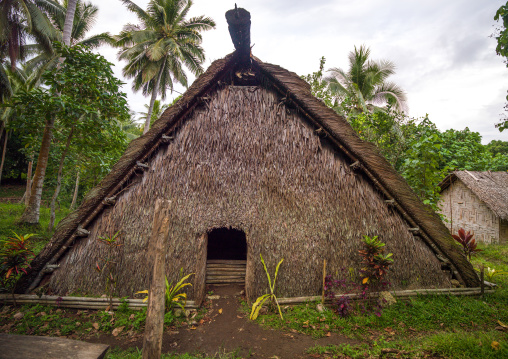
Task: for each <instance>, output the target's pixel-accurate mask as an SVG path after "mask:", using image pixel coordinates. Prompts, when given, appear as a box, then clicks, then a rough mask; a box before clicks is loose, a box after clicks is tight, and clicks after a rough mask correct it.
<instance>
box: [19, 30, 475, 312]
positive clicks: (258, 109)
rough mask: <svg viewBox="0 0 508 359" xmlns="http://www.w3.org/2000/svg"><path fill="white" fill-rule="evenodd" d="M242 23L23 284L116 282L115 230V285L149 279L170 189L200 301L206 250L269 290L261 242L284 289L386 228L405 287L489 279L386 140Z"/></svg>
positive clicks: (303, 288) (348, 260)
mask: <svg viewBox="0 0 508 359" xmlns="http://www.w3.org/2000/svg"><path fill="white" fill-rule="evenodd" d="M230 32H231V34H232V37H233V39H234V43H235V47H236V51H235V52H234V53H232V54H230V55H228V56H226V57H225V58H224V59H220V60H217V61H215V62H213V63H212V65H211V66H210V67H209V68H208V70H207V71H206V72H205V73H204V74H203V75H201V76H200V77H199V78H198V79H196V81H195V82H194V83H193V84H192V86H191V87H190V88H189V89H188V91H187V92H186V93H185V94H184V95H183V96H182V98H181V99H180V100H179V101H178V102H177V103H176V104H175V105H173V106H171V107H170V108H169V109H167V110H166V111H165V112H164V114H163V115H162V116H161V118H160V119H159V120H158V121H156V122H155V123H154V125H153V127H152V128H151V129H150V131H149V132H147V133H146V134H145V135H143V136H142V137H140V138H138V139H136V140H134V141H132V142H131V144H130V145H129V147H128V149H127V150H126V151H125V153H124V155H123V156H122V157H121V159H120V160H119V161H118V163H117V164H116V165H115V166H114V168H113V170H112V171H111V173H110V174H109V175H107V176H106V177H105V178H104V179H103V180H102V182H101V183H100V184H99V185H98V186H97V187H96V188H94V189H93V190H91V191H90V193H88V195H87V196H86V198H85V199H84V201H83V204H82V205H81V206H80V207H79V209H77V210H76V211H75V212H73V213H71V214H70V215H69V216H68V217H66V218H65V219H63V220H62V221H61V222H60V224H59V226H58V228H57V230H56V233H55V234H54V236H53V238H52V239H51V242H50V243H49V244H48V245H47V246H46V247H45V248H44V250H43V251H42V252H41V253H40V254H39V255H38V256H37V258H36V259H35V260H34V262H33V263H32V270H31V271H30V273H29V275H28V276H25V278H24V280H23V281H22V282H20V283H19V286H18V290H19V291H26V290H30V289H33V288H34V287H35V286H36V285H39V283H41V280H42V283H47V284H48V288H49V290H50V291H51V292H52V293H57V294H60V295H64V294H66V293H73V292H74V293H76V292H79V293H87V294H95V295H97V294H102V293H104V287H105V280H104V276H103V274H100V273H97V272H96V271H95V267H96V263H97V262H98V261H100V260H101V258H104V256H105V255H106V254H105V252H106V248H105V247H104V245H103V243H101V242H100V241H98V237H100V236H104V235H108V234H111V233H115V232H117V231H120V235H121V238H122V241H123V245H122V246H119V247H115V248H114V249H113V252H114V253H113V255H114V258H115V260H114V265H115V270H116V272H117V279H116V281H117V285H116V288H117V289H116V291H117V293H116V294H117V295H119V296H132V295H133V293H134V292H135V291H137V290H141V289H145V288H148V286H149V278H150V275H151V270H152V266H151V263H149V262H148V259H147V258H148V251H149V245H150V243H149V238H150V232H151V224H152V218H153V216H154V213H153V212H154V203H155V201H156V199H158V198H162V199H167V200H169V201H171V218H170V223H171V235H170V245H169V249H168V250H167V255H166V260H167V263H168V264H167V266H166V268H167V270H166V272H167V276H168V278H169V279H170V280H171V279H176V278H177V277H178V273H179V270H180V268H183V271H184V272H185V273H195V276H194V277H193V278H192V283H193V286H192V288H191V289H190V290H189V293H188V294H189V297H190V298H192V299H194V300H196V301H197V302H199V301H201V300H202V298H203V296H204V294H205V284H206V278H207V276H208V277H211V276H212V273H210V272H211V271H212V269H213V265H210V266H208V272H209V273H208V274H207V265H206V264H207V261H208V262H210V261H213V260H214V259H215V260H217V259H221V260H223V261H243V263H246V273H245V274H244V275H243V276H244V277H243V278H242V281H244V282H245V290H246V293H247V296H248V297H249V298H252V297H255V296H257V295H259V294H262V293H264V292H265V290H266V289H267V279H266V276H265V274H264V272H263V267H262V265H261V262H260V260H259V255H260V254H262V255H263V257H264V259H265V261H266V263H267V265H268V268H269V270H270V271H271V272H272V273H273V270H274V268H275V265H276V263H277V262H278V261H279V260H280V259H281V258H284V259H285V261H284V263H283V265H282V267H281V270H280V272H279V277H278V281H277V288H278V289H277V292H278V294H279V295H280V296H284V297H291V296H306V295H316V294H318V293H319V292H320V289H321V276H322V266H323V260H324V259H326V260H327V263H328V272H329V273H336V272H338V271H340V270H341V269H343V268H354V269H358V268H360V266H361V265H360V256H359V254H358V250H359V249H360V248H361V239H362V236H363V235H369V236H376V235H377V236H379V237H380V238H381V239H382V240H383V241H384V242H385V243H386V248H387V251H389V252H392V253H393V256H394V258H395V263H394V264H393V266H392V269H391V270H390V274H389V280H390V281H391V283H392V286H393V288H395V289H403V288H443V287H450V280H451V279H457V280H458V281H459V282H461V283H462V284H463V285H465V286H470V287H473V286H478V285H479V280H478V277H477V275H476V274H475V272H474V270H473V268H472V266H471V265H470V264H469V262H468V261H467V260H466V259H465V257H464V256H463V255H462V254H461V252H460V251H459V250H458V249H457V247H456V245H455V244H454V243H453V239H452V238H451V236H450V234H449V232H448V230H447V228H446V227H445V226H444V225H443V223H442V222H441V220H440V218H439V217H438V216H437V215H436V214H435V213H434V212H432V211H431V210H429V209H428V208H426V207H425V206H424V205H423V204H422V202H421V201H420V200H419V199H418V198H417V196H416V195H415V194H414V193H413V191H412V190H411V188H410V187H409V186H408V184H407V183H406V182H405V181H404V179H403V178H402V177H401V176H400V175H399V174H397V172H396V171H395V170H394V169H393V168H392V167H391V166H390V164H389V163H388V162H387V161H386V160H385V159H384V158H383V157H382V156H381V155H380V154H379V152H378V150H377V149H376V147H375V146H374V145H372V144H370V143H366V142H364V141H362V140H361V139H360V138H359V137H358V135H357V134H356V133H355V131H354V130H353V129H352V128H351V126H350V125H349V124H348V122H347V120H346V119H345V118H343V117H341V116H339V115H337V114H336V113H335V112H334V111H333V110H331V109H330V108H328V107H326V106H325V105H324V104H323V103H322V102H321V101H320V100H318V99H316V98H315V97H313V96H312V94H311V92H310V86H309V85H308V84H307V83H306V82H305V81H303V80H302V79H300V78H299V77H298V76H297V75H296V74H295V73H292V72H289V71H287V70H285V69H283V68H281V67H279V66H276V65H271V64H267V63H264V62H262V61H261V60H259V59H257V58H256V57H254V56H252V55H251V54H250V47H249V46H245V44H243V45H242V43H241V42H242V41H244V40H245V38H247V39H248V37H249V36H248V34H246V32H245V29H243V30H241V31H236V32H235V27H234V26H232V25H231V24H230ZM235 36H236V40H235ZM242 39H243V40H242ZM230 263H238V262H230ZM240 263H242V262H240ZM55 264H58V265H59V268H58V269H57V270H55V271H54V272H53V273H51V274H48V273H47V272H48V271H49V269H48V268H49V267H50V266H51V265H55ZM48 265H49V267H48ZM232 267H233V268H232V269H231V270H232V271H235V270H236V271H237V274H238V273H241V271H240V270H239V269H235V268H236V267H235V266H232ZM230 277H234V273H231V276H230Z"/></svg>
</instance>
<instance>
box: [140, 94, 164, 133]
mask: <svg viewBox="0 0 508 359" xmlns="http://www.w3.org/2000/svg"><path fill="white" fill-rule="evenodd" d="M144 106H145V108H146V112H140V115H141V116H140V117H139V119H140V120H142V121H143V123H144V125H143V126H146V123H147V122H148V121H147V119H148V111H150V105H144ZM169 106H170V105H167V104H163V103H162V101H161V100H155V101H154V103H153V107H152V113H151V116H150V127H152V124H153V123H154V122H155V121H157V120H158V119H159V117H160V116H161V115H162V114H163V113H164V111H166V109H167V108H168V107H169ZM145 132H146V131H144V129H143V133H145Z"/></svg>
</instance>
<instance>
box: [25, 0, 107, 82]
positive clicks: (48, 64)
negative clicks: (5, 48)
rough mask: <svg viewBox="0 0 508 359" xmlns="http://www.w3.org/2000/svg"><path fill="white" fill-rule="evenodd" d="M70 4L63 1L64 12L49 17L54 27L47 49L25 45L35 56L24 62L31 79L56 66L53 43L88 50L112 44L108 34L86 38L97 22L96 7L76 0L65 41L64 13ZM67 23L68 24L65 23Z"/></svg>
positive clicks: (36, 45)
mask: <svg viewBox="0 0 508 359" xmlns="http://www.w3.org/2000/svg"><path fill="white" fill-rule="evenodd" d="M69 5H70V2H68V1H66V0H64V1H63V3H62V8H63V10H64V11H61V12H58V13H52V14H50V15H49V17H50V20H51V23H52V25H53V26H54V30H55V31H54V36H53V37H52V38H51V40H52V43H51V44H52V45H51V46H50V47H49V49H44V48H41V46H40V45H39V44H32V45H27V47H28V48H29V49H30V50H31V51H32V52H33V53H35V54H36V56H34V57H32V58H31V59H29V60H28V61H27V62H26V66H27V69H28V70H29V71H31V72H32V73H33V77H35V78H40V76H41V75H42V74H43V73H44V71H46V70H50V69H53V68H55V67H56V66H57V64H58V61H59V58H58V54H57V51H56V49H55V48H54V46H53V44H54V43H55V42H62V43H67V40H68V43H69V44H70V45H85V46H87V47H89V48H92V49H94V48H97V47H99V46H101V45H103V44H106V43H110V42H112V38H111V36H110V35H109V33H107V32H106V33H101V34H96V35H92V36H89V37H87V33H88V32H89V31H90V30H91V28H92V26H93V25H94V24H95V22H96V21H97V15H98V10H99V9H98V8H97V6H95V5H93V4H91V3H88V2H84V1H80V0H78V1H77V2H76V8H75V11H74V21H73V23H72V24H73V25H72V31H69V35H70V38H69V39H67V36H68V35H67V34H66V35H65V37H66V38H65V41H64V30H65V24H66V19H67V16H66V13H67V12H69V11H68V10H69ZM67 23H68V22H67Z"/></svg>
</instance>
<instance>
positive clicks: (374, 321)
mask: <svg viewBox="0 0 508 359" xmlns="http://www.w3.org/2000/svg"><path fill="white" fill-rule="evenodd" d="M481 248H482V249H483V250H484V251H483V252H480V253H479V254H478V255H477V256H476V257H474V258H473V265H474V266H475V267H479V266H480V265H481V264H483V265H485V267H490V268H495V269H496V270H503V271H507V272H508V245H491V246H489V247H486V246H481ZM493 281H494V282H495V283H497V284H498V288H497V290H496V292H495V293H493V294H488V295H485V296H484V297H483V298H479V297H466V296H460V297H459V296H420V297H416V298H414V299H411V300H408V301H399V302H398V303H396V304H394V305H392V306H390V307H388V308H386V309H385V310H384V311H383V314H382V316H381V317H378V316H376V315H368V316H365V315H352V316H350V317H347V318H340V317H338V316H337V315H336V314H335V313H333V312H332V311H331V310H325V311H324V312H323V313H318V312H317V310H316V304H317V303H308V304H303V305H298V306H293V307H286V308H285V313H284V320H283V321H281V320H280V319H279V317H278V315H276V314H275V313H273V314H267V315H264V316H260V317H259V318H258V319H257V320H258V322H259V323H260V324H261V325H265V326H269V327H273V328H278V329H281V330H286V331H297V332H302V333H306V334H309V335H312V336H316V337H319V336H324V335H326V334H327V333H328V332H338V333H342V334H344V335H346V336H348V337H351V338H354V339H357V340H359V341H361V342H362V344H359V345H342V346H329V347H322V346H316V347H314V348H312V349H310V350H309V353H310V354H314V355H315V356H316V357H322V358H374V357H375V358H377V357H379V356H380V355H384V357H386V358H389V357H390V355H392V357H405V358H425V357H429V356H432V357H435V356H438V357H443V358H508V327H506V328H503V327H502V325H501V324H505V325H507V326H508V275H499V276H494V278H493ZM247 310H248V308H247ZM390 352H392V353H390Z"/></svg>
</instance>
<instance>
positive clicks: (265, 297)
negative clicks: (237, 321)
mask: <svg viewBox="0 0 508 359" xmlns="http://www.w3.org/2000/svg"><path fill="white" fill-rule="evenodd" d="M259 257H261V263H263V268H264V269H265V273H266V277H267V278H268V286H269V287H270V293H267V294H264V295H262V296H261V297H259V298H258V299H256V301H255V302H254V304H253V305H252V311H251V312H250V317H249V318H250V319H251V320H256V318H257V317H258V315H259V311H260V310H261V308H262V307H263V304H265V302H266V301H268V300H269V299H271V300H272V301H273V302H274V303H275V304H276V305H277V309H278V310H279V315H280V319H284V318H283V317H282V311H281V310H280V306H279V302H278V301H277V297H276V296H275V281H276V280H277V274H278V273H279V267H280V265H281V264H282V262H283V261H284V258H282V259H281V260H280V262H279V264H277V267H276V268H275V275H274V276H273V282H272V279H271V278H270V273H268V269H267V268H266V264H265V261H264V260H263V256H262V255H261V254H259Z"/></svg>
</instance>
